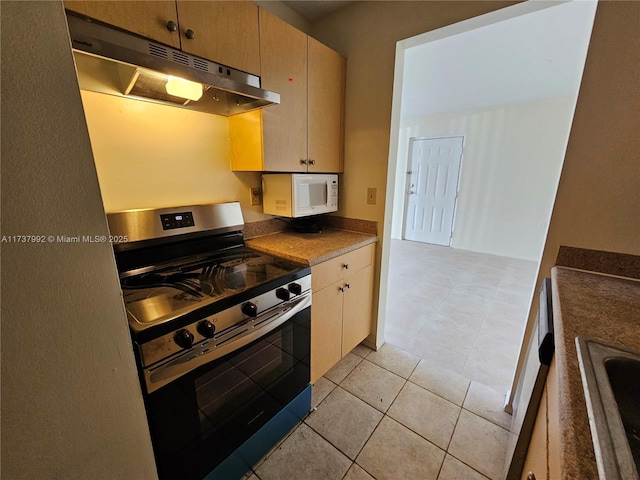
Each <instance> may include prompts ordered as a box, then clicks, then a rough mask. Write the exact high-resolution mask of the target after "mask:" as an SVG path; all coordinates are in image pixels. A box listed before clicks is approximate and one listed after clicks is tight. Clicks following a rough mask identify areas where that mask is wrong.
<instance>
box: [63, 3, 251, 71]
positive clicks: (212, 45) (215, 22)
mask: <svg viewBox="0 0 640 480" xmlns="http://www.w3.org/2000/svg"><path fill="white" fill-rule="evenodd" d="M64 6H65V8H67V10H71V11H73V12H77V13H80V14H82V15H86V16H87V17H90V18H94V19H96V20H100V21H101V22H104V23H108V24H110V25H115V26H116V27H120V28H122V29H124V30H128V31H130V32H134V33H137V34H139V35H142V36H144V37H147V38H150V39H152V40H156V41H158V42H161V43H164V44H166V45H170V46H172V47H174V48H181V49H182V50H183V51H185V52H187V53H191V54H193V55H197V56H199V57H203V58H206V59H208V60H212V61H214V62H216V63H220V64H222V65H226V66H228V67H232V68H235V69H238V70H242V71H245V72H248V73H253V74H254V75H260V39H259V29H258V6H257V5H256V4H255V3H253V2H249V1H235V2H218V1H215V2H203V1H187V0H178V1H177V2H176V1H124V2H122V1H95V0H85V1H75V0H71V1H65V2H64ZM178 19H180V20H179V22H178Z"/></svg>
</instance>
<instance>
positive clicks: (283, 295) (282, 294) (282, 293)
mask: <svg viewBox="0 0 640 480" xmlns="http://www.w3.org/2000/svg"><path fill="white" fill-rule="evenodd" d="M276 297H278V298H279V299H280V300H284V301H285V302H286V301H287V300H289V297H291V294H290V293H289V290H287V289H286V288H279V289H277V290H276Z"/></svg>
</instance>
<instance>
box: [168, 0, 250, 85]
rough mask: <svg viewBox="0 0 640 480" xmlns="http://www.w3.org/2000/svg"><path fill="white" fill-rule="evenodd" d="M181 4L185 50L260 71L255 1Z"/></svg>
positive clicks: (182, 34)
mask: <svg viewBox="0 0 640 480" xmlns="http://www.w3.org/2000/svg"><path fill="white" fill-rule="evenodd" d="M177 4H178V16H179V18H180V36H181V39H182V50H183V51H185V52H187V53H191V54H193V55H197V56H199V57H204V58H208V59H209V60H213V61H214V62H217V63H221V64H223V65H226V66H228V67H232V68H236V69H238V70H242V71H243V72H248V73H253V74H254V75H260V39H259V29H258V6H257V5H256V4H255V3H253V2H247V1H235V2H219V1H215V2H203V1H187V0H178V2H177Z"/></svg>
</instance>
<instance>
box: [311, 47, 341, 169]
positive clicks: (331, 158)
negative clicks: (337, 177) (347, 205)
mask: <svg viewBox="0 0 640 480" xmlns="http://www.w3.org/2000/svg"><path fill="white" fill-rule="evenodd" d="M308 47H309V58H308V61H309V90H308V125H309V127H308V128H309V132H308V141H309V145H308V149H309V150H308V151H309V155H308V158H309V160H310V163H309V171H310V172H313V171H316V172H342V170H343V168H342V158H343V155H342V154H343V145H344V140H343V132H344V125H343V119H344V110H343V108H344V84H345V77H344V76H345V70H346V69H345V66H346V62H345V59H344V57H343V56H341V55H340V54H339V53H337V52H335V51H333V50H331V49H330V48H329V47H327V46H326V45H323V44H322V43H320V42H318V41H317V40H315V39H313V38H311V37H309V46H308Z"/></svg>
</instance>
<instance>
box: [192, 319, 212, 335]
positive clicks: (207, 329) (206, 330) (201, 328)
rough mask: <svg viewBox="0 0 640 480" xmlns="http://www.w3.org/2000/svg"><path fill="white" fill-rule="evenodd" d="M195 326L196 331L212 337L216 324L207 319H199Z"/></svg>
mask: <svg viewBox="0 0 640 480" xmlns="http://www.w3.org/2000/svg"><path fill="white" fill-rule="evenodd" d="M196 328H197V330H198V333H199V334H200V335H202V336H203V337H205V338H213V334H214V333H216V326H215V325H214V324H213V323H211V322H210V321H209V320H203V321H201V322H200V323H199V324H198V326H197V327H196Z"/></svg>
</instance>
